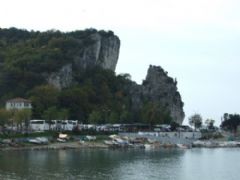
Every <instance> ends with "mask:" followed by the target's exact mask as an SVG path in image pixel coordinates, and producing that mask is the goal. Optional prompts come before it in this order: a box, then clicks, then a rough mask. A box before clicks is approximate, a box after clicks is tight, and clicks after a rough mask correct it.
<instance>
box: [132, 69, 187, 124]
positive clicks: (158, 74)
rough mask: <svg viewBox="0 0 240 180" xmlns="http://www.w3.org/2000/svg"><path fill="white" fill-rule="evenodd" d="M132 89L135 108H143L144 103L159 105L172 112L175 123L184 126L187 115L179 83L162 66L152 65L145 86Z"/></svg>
mask: <svg viewBox="0 0 240 180" xmlns="http://www.w3.org/2000/svg"><path fill="white" fill-rule="evenodd" d="M131 89H132V90H131V95H132V102H133V108H135V109H138V108H139V107H142V105H143V103H144V102H143V101H151V102H155V103H159V104H161V106H163V107H165V108H166V109H167V110H168V111H169V112H170V115H171V117H172V119H173V120H174V121H175V122H177V123H179V124H182V121H183V119H184V116H185V114H184V111H183V102H182V100H181V96H180V93H179V92H178V90H177V82H176V80H173V79H172V78H171V77H169V76H168V75H167V72H165V71H164V70H163V69H162V68H161V67H160V66H152V65H150V67H149V69H148V73H147V77H146V79H145V80H144V81H143V84H142V85H137V84H134V85H133V86H132V88H131Z"/></svg>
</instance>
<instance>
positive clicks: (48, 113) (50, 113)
mask: <svg viewBox="0 0 240 180" xmlns="http://www.w3.org/2000/svg"><path fill="white" fill-rule="evenodd" d="M58 117H59V114H58V109H57V108H56V106H51V107H49V108H48V109H47V110H45V111H44V112H43V115H42V118H44V119H45V120H46V122H47V123H48V124H49V129H51V124H52V123H51V121H52V120H54V119H58Z"/></svg>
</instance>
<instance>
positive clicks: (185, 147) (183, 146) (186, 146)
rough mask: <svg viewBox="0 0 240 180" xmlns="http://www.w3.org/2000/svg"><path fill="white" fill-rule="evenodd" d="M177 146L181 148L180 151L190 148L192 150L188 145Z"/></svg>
mask: <svg viewBox="0 0 240 180" xmlns="http://www.w3.org/2000/svg"><path fill="white" fill-rule="evenodd" d="M176 145H177V147H178V148H180V149H189V148H190V146H189V145H187V144H176Z"/></svg>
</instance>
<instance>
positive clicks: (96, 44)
mask: <svg viewBox="0 0 240 180" xmlns="http://www.w3.org/2000/svg"><path fill="white" fill-rule="evenodd" d="M85 41H87V42H88V43H87V45H86V46H84V48H82V49H81V51H80V53H79V54H78V55H76V56H75V59H74V65H75V67H78V68H80V69H87V68H91V67H95V66H100V67H102V68H103V69H110V70H112V71H115V68H116V65H117V61H118V56H119V49H120V40H119V38H118V37H117V36H115V35H114V34H112V33H106V32H95V33H94V34H91V35H90V36H89V37H88V38H87V40H86V39H85Z"/></svg>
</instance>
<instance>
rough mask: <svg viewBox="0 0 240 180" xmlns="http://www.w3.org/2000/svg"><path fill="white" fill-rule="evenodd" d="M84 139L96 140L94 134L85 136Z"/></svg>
mask: <svg viewBox="0 0 240 180" xmlns="http://www.w3.org/2000/svg"><path fill="white" fill-rule="evenodd" d="M86 139H87V140H89V141H94V140H96V139H97V138H96V136H86Z"/></svg>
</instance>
